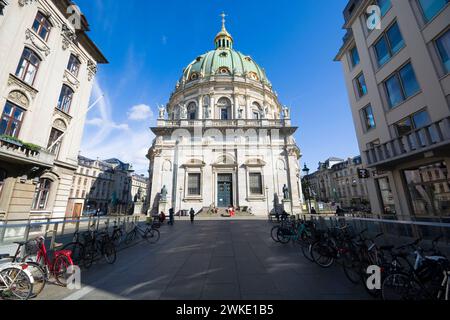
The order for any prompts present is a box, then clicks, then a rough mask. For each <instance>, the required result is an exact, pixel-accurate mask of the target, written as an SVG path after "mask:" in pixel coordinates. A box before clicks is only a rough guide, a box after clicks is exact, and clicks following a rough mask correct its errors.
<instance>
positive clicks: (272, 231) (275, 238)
mask: <svg viewBox="0 0 450 320" xmlns="http://www.w3.org/2000/svg"><path fill="white" fill-rule="evenodd" d="M278 229H280V226H275V227H273V228H272V230H271V231H270V236H271V237H272V240H273V241H275V242H279V241H278V237H277V233H278Z"/></svg>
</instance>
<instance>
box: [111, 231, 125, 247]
mask: <svg viewBox="0 0 450 320" xmlns="http://www.w3.org/2000/svg"><path fill="white" fill-rule="evenodd" d="M122 239H123V232H122V230H120V229H119V230H116V231H115V232H114V234H113V236H112V239H111V240H112V241H113V242H114V245H115V246H116V247H119V246H120V245H121V244H122Z"/></svg>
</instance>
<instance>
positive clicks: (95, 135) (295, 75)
mask: <svg viewBox="0 0 450 320" xmlns="http://www.w3.org/2000/svg"><path fill="white" fill-rule="evenodd" d="M346 3H347V0H333V1H329V0H320V1H319V0H296V1H292V0H277V1H265V0H259V1H257V0H251V1H250V0H248V1H246V0H239V1H237V0H195V1H186V0H184V1H183V0H165V1H159V0H158V1H153V0H151V1H146V0H127V1H118V0H78V1H77V4H78V5H79V6H80V8H81V10H82V12H83V13H84V14H85V15H86V16H87V18H88V21H89V23H90V25H91V29H92V31H91V32H90V33H89V34H90V36H91V37H92V39H93V40H94V41H95V42H96V44H97V45H98V46H99V48H101V50H102V51H103V52H104V54H105V56H106V57H107V58H108V60H109V61H110V64H109V65H105V66H101V67H100V71H99V73H98V75H97V80H96V84H95V87H94V91H93V96H92V100H95V99H96V97H98V96H99V95H101V94H102V93H103V94H105V99H104V100H102V102H101V103H100V104H99V105H98V107H96V108H95V109H93V110H92V111H91V112H90V113H89V115H88V121H87V125H86V129H85V135H84V138H83V145H82V148H81V152H82V154H83V155H86V156H88V157H93V158H97V157H99V158H102V159H103V158H109V157H118V158H120V159H121V160H123V161H127V162H131V163H133V164H134V167H135V169H136V170H137V171H138V172H140V173H145V172H146V171H147V169H148V160H147V159H146V158H145V154H146V151H147V149H148V147H149V146H150V145H151V143H152V139H153V135H152V134H151V133H150V130H149V127H150V126H153V125H154V124H155V121H156V120H155V119H156V115H157V114H158V108H157V106H158V105H160V104H166V103H167V102H168V99H169V97H170V93H171V92H172V91H173V89H174V87H175V84H176V81H177V80H178V79H179V78H180V76H181V73H182V70H183V68H184V67H186V66H187V65H188V64H189V63H190V62H191V61H192V60H193V59H195V58H196V57H197V56H198V55H199V54H202V53H205V52H206V51H208V50H211V49H213V38H214V36H215V35H216V34H217V32H218V31H219V29H220V26H221V22H220V17H219V14H220V13H221V12H222V11H225V12H226V14H227V15H228V17H227V29H228V31H229V32H230V33H231V34H232V35H233V37H234V39H235V44H234V48H235V49H236V50H238V51H241V52H243V53H245V54H248V55H250V56H252V57H253V58H254V59H255V61H257V62H258V64H259V65H261V66H262V67H263V68H265V69H266V72H267V74H268V77H269V79H270V81H271V82H272V84H273V86H274V89H275V91H276V92H277V93H278V95H279V98H280V101H281V103H282V104H286V105H289V106H291V110H292V118H293V123H294V124H295V125H296V126H298V127H299V130H298V132H297V134H296V140H297V143H298V144H299V145H300V148H301V149H302V153H303V158H302V165H303V163H305V162H306V163H307V164H308V166H309V167H310V168H311V169H316V168H317V164H318V162H319V161H323V160H325V159H327V158H328V157H330V156H337V157H342V158H346V157H349V156H355V155H357V154H358V153H359V150H358V147H357V141H356V136H355V130H354V126H353V121H352V117H351V112H350V108H349V102H348V97H347V91H346V88H345V83H344V77H343V73H342V67H341V65H340V64H339V63H336V62H333V58H334V56H335V55H336V53H337V51H338V49H339V47H340V45H341V44H342V37H343V35H344V31H343V30H342V29H341V27H342V25H343V17H342V11H343V8H344V7H345V5H346Z"/></svg>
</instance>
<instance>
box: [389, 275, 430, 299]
mask: <svg viewBox="0 0 450 320" xmlns="http://www.w3.org/2000/svg"><path fill="white" fill-rule="evenodd" d="M421 291H422V290H421V287H420V284H419V283H418V282H417V281H416V280H415V279H413V278H411V277H410V276H409V275H407V274H404V273H393V274H390V275H388V276H387V277H386V279H385V280H384V281H383V284H382V286H381V296H382V297H383V300H386V301H387V300H421Z"/></svg>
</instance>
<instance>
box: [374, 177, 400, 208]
mask: <svg viewBox="0 0 450 320" xmlns="http://www.w3.org/2000/svg"><path fill="white" fill-rule="evenodd" d="M377 184H378V191H379V193H380V196H381V204H382V205H383V209H384V214H396V210H395V202H394V195H393V194H392V189H391V186H390V183H389V178H382V179H377Z"/></svg>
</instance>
